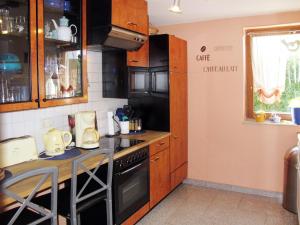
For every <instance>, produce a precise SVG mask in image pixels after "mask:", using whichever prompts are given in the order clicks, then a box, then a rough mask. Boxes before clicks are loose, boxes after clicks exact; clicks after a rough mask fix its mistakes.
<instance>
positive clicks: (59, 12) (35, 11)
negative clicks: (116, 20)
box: [0, 0, 87, 112]
mask: <svg viewBox="0 0 300 225" xmlns="http://www.w3.org/2000/svg"><path fill="white" fill-rule="evenodd" d="M85 5H86V0H37V1H36V0H3V1H1V3H0V112H8V111H17V110H25V109H34V108H38V107H50V106H60V105H66V104H75V103H82V102H87V77H86V32H85V31H86V26H85V21H86V18H85Z"/></svg>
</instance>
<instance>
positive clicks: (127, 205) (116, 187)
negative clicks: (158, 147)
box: [113, 147, 149, 225]
mask: <svg viewBox="0 0 300 225" xmlns="http://www.w3.org/2000/svg"><path fill="white" fill-rule="evenodd" d="M147 202H149V148H148V147H145V148H142V149H140V150H138V151H135V152H133V153H131V154H129V155H126V156H124V157H122V158H120V159H117V160H115V161H114V175H113V210H114V224H117V225H119V224H121V223H122V222H124V221H125V220H126V219H127V218H128V217H130V216H131V215H132V214H133V213H135V212H136V211H137V210H139V209H140V208H141V207H143V206H144V205H145V204H146V203H147Z"/></svg>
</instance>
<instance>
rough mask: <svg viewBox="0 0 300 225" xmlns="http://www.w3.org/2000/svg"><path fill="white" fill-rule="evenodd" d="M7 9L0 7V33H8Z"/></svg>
mask: <svg viewBox="0 0 300 225" xmlns="http://www.w3.org/2000/svg"><path fill="white" fill-rule="evenodd" d="M8 18H9V11H8V10H7V9H0V26H1V28H0V29H1V33H2V34H8V26H9V20H8Z"/></svg>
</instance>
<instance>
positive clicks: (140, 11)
mask: <svg viewBox="0 0 300 225" xmlns="http://www.w3.org/2000/svg"><path fill="white" fill-rule="evenodd" d="M111 21H112V24H113V25H115V26H118V27H122V28H125V29H128V30H131V31H135V32H138V33H141V34H146V35H148V30H149V29H148V26H149V25H148V4H147V2H146V1H145V0H112V20H111Z"/></svg>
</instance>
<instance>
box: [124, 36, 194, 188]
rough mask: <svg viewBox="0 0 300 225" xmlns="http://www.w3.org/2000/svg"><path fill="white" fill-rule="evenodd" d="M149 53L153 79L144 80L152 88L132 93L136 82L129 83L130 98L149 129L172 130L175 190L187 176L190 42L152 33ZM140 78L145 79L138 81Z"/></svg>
mask: <svg viewBox="0 0 300 225" xmlns="http://www.w3.org/2000/svg"><path fill="white" fill-rule="evenodd" d="M149 55H150V57H149V65H150V68H149V70H148V72H149V76H150V78H149V79H144V82H146V81H147V83H149V85H148V86H149V87H150V88H149V89H148V90H147V92H144V93H140V94H134V93H130V90H131V85H132V84H129V99H128V101H129V104H130V105H131V106H132V107H133V109H134V110H135V112H136V115H137V116H139V117H141V118H142V120H143V127H144V128H145V129H147V130H160V131H170V132H171V138H170V175H171V189H173V188H175V187H176V186H177V185H178V184H180V183H181V182H182V181H183V180H184V179H185V178H186V177H187V161H188V159H187V149H188V144H187V132H188V130H187V129H188V126H187V124H188V119H187V113H188V111H187V108H188V103H187V94H188V93H187V43H186V41H185V40H182V39H179V38H177V37H175V36H173V35H168V34H163V35H154V36H150V39H149ZM129 76H131V75H130V74H129ZM145 77H146V76H145ZM129 79H130V78H129ZM140 80H143V79H139V80H138V81H137V82H136V83H139V82H140ZM148 80H149V81H148Z"/></svg>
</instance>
